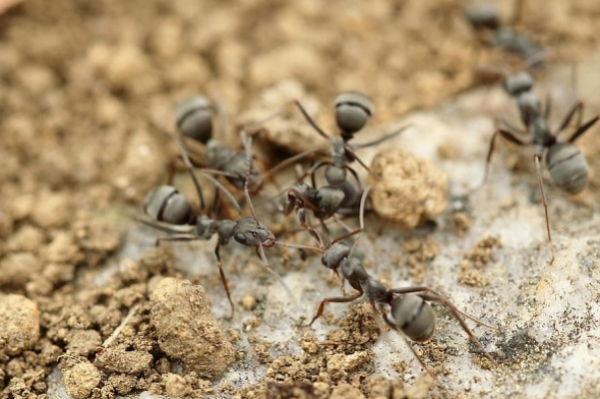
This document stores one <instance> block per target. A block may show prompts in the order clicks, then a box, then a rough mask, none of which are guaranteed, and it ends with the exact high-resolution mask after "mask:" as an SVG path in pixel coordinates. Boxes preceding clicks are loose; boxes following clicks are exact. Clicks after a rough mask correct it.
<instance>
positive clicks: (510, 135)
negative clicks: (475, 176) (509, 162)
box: [468, 129, 525, 194]
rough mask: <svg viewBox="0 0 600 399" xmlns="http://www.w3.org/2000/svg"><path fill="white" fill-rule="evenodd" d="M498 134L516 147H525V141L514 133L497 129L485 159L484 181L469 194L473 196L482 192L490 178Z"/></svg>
mask: <svg viewBox="0 0 600 399" xmlns="http://www.w3.org/2000/svg"><path fill="white" fill-rule="evenodd" d="M498 134H500V135H501V136H502V137H503V138H505V139H506V140H508V141H510V142H511V143H514V144H516V145H524V144H525V142H524V141H523V140H521V139H520V138H518V137H516V136H515V135H514V133H512V132H510V131H508V130H503V129H497V130H496V131H495V132H494V134H493V135H492V139H491V140H490V146H489V149H488V153H487V157H486V159H485V169H484V172H483V181H482V182H481V183H480V184H479V186H476V187H475V188H473V189H471V191H470V192H469V193H468V194H473V193H474V192H476V191H478V190H480V189H481V188H482V187H483V186H484V185H485V183H486V182H487V180H488V178H489V173H490V163H491V161H492V154H493V153H494V147H495V142H496V136H498Z"/></svg>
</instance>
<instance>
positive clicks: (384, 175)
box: [369, 148, 448, 228]
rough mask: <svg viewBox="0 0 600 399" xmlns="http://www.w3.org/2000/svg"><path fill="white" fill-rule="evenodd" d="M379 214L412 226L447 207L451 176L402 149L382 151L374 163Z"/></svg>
mask: <svg viewBox="0 0 600 399" xmlns="http://www.w3.org/2000/svg"><path fill="white" fill-rule="evenodd" d="M369 179H370V184H371V185H372V193H371V196H372V199H373V207H374V208H375V211H376V212H377V214H378V215H379V216H381V217H384V218H386V219H389V220H393V221H394V222H397V223H399V224H400V225H402V226H405V227H409V228H413V227H415V226H417V225H418V224H419V223H421V222H423V221H425V220H428V219H431V218H433V217H435V216H437V215H439V214H441V213H442V212H444V211H445V210H446V208H447V206H448V201H447V195H448V177H447V176H446V174H445V173H444V172H443V171H441V170H440V169H439V168H437V167H435V166H434V165H432V164H431V163H429V162H427V161H425V160H424V159H421V158H418V157H416V156H414V155H413V154H411V153H410V152H408V151H405V150H402V149H397V148H394V149H387V150H383V151H381V152H379V153H378V154H377V155H376V156H375V158H374V159H373V162H372V164H371V174H370V177H369Z"/></svg>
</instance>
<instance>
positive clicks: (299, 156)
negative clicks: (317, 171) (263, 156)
mask: <svg viewBox="0 0 600 399" xmlns="http://www.w3.org/2000/svg"><path fill="white" fill-rule="evenodd" d="M317 151H318V150H308V151H305V152H302V153H300V154H297V155H294V156H293V157H291V158H288V159H286V160H284V161H281V162H280V163H278V164H277V165H275V166H273V167H272V168H271V169H270V170H268V171H267V172H265V177H266V178H269V179H273V180H274V174H275V172H277V171H279V170H281V169H283V168H285V167H286V166H288V165H291V164H293V163H294V162H297V161H299V160H301V159H303V158H308V157H314V155H315V153H316V152H317Z"/></svg>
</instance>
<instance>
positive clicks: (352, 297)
mask: <svg viewBox="0 0 600 399" xmlns="http://www.w3.org/2000/svg"><path fill="white" fill-rule="evenodd" d="M362 295H363V292H362V291H358V292H357V293H356V294H354V295H350V296H334V297H331V298H325V299H323V300H322V301H321V303H320V304H319V310H317V314H316V315H315V317H313V318H312V320H311V321H310V323H308V326H309V327H310V326H312V325H313V323H314V322H315V321H316V320H317V319H318V318H319V317H321V316H322V315H323V311H324V310H325V305H326V304H328V303H348V302H352V301H355V300H357V299H358V298H360V297H361V296H362Z"/></svg>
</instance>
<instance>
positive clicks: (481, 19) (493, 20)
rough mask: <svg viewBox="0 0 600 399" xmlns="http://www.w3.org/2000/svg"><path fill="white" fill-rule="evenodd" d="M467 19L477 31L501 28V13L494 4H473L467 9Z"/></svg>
mask: <svg viewBox="0 0 600 399" xmlns="http://www.w3.org/2000/svg"><path fill="white" fill-rule="evenodd" d="M465 17H466V18H467V20H468V21H469V23H470V24H471V26H473V28H475V29H482V28H485V29H491V30H495V29H498V27H499V26H500V18H499V12H498V9H497V8H496V5H495V4H492V3H487V2H485V3H483V2H482V3H479V2H477V3H471V4H469V5H468V6H467V7H466V8H465Z"/></svg>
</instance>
